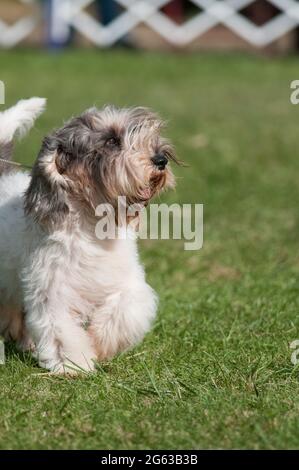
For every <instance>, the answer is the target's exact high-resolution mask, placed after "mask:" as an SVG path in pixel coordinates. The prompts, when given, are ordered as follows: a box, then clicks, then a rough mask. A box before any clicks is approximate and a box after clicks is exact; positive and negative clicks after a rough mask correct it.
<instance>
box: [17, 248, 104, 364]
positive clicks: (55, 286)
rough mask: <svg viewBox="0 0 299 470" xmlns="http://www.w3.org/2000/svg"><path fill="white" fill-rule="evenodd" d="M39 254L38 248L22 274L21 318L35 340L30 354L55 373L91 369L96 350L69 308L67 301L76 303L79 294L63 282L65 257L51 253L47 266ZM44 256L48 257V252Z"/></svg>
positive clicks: (78, 300)
mask: <svg viewBox="0 0 299 470" xmlns="http://www.w3.org/2000/svg"><path fill="white" fill-rule="evenodd" d="M43 256H44V253H41V252H40V253H39V255H35V259H34V261H33V262H32V264H31V266H30V268H29V269H27V271H26V272H25V275H24V279H25V283H24V292H25V295H24V300H25V302H24V303H25V311H26V316H25V321H26V326H27V329H28V332H29V333H30V335H31V337H32V339H33V341H34V344H35V352H34V355H35V357H36V358H37V360H38V363H39V365H40V366H41V367H44V368H46V369H48V370H50V371H53V372H56V373H76V372H80V371H82V370H84V371H91V370H93V369H94V360H95V359H96V352H95V348H94V347H93V345H92V341H91V338H90V335H89V334H88V332H87V331H86V330H85V329H84V328H83V326H81V324H80V321H81V320H80V317H79V316H78V314H77V316H76V315H75V314H74V312H72V307H71V305H79V303H80V298H79V296H78V294H77V293H76V291H75V290H73V291H72V290H70V286H69V285H68V284H66V283H65V279H69V277H67V274H66V272H65V261H64V260H63V257H61V258H59V259H57V257H55V258H53V259H52V266H49V261H48V263H47V262H46V260H44V263H43V262H41V260H43ZM47 258H48V260H49V259H51V253H48V255H47ZM36 260H39V261H38V262H37V261H36ZM53 260H54V261H53ZM47 264H48V265H47ZM41 266H42V267H43V269H41ZM45 268H46V269H45Z"/></svg>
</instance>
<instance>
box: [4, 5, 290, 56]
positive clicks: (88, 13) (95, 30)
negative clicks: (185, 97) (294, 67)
mask: <svg viewBox="0 0 299 470" xmlns="http://www.w3.org/2000/svg"><path fill="white" fill-rule="evenodd" d="M297 3H298V2H297V1H296V0H219V1H215V0H172V1H169V0H168V1H167V0H1V1H0V20H1V22H0V46H1V47H4V48H9V47H15V46H17V45H19V44H26V45H34V46H36V47H42V46H45V47H64V46H66V45H70V44H73V45H76V46H80V47H91V46H98V47H111V46H113V45H115V44H122V45H125V46H127V47H132V48H138V49H147V50H167V49H168V50H169V49H177V50H183V51H186V50H187V51H188V50H219V49H220V50H228V49H234V50H254V49H260V50H263V51H266V52H272V53H274V52H277V53H283V52H287V51H292V50H297V48H298V43H299V41H298V31H297V26H298V23H299V9H298V4H297Z"/></svg>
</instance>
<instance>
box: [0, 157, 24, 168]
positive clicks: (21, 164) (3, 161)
mask: <svg viewBox="0 0 299 470" xmlns="http://www.w3.org/2000/svg"><path fill="white" fill-rule="evenodd" d="M0 162H1V163H5V164H6V165H12V166H17V167H18V168H26V169H27V170H32V166H29V165H24V164H23V163H17V162H11V161H10V160H5V159H4V158H0Z"/></svg>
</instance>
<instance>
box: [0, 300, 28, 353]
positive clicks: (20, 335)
mask: <svg viewBox="0 0 299 470" xmlns="http://www.w3.org/2000/svg"><path fill="white" fill-rule="evenodd" d="M0 335H1V336H3V338H4V340H5V341H15V342H16V344H17V347H18V348H19V349H21V350H22V351H29V350H33V348H34V347H33V342H32V341H31V339H30V338H29V335H28V333H27V330H26V326H25V322H24V313H23V310H22V308H21V307H20V306H16V305H0Z"/></svg>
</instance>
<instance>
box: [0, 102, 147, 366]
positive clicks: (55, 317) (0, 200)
mask: <svg viewBox="0 0 299 470" xmlns="http://www.w3.org/2000/svg"><path fill="white" fill-rule="evenodd" d="M34 100H37V99H33V100H30V101H31V104H32V105H34ZM21 103H22V102H21ZM23 103H24V102H23ZM27 104H28V103H27ZM43 105H44V104H42V102H41V101H35V105H34V106H32V107H31V112H28V109H29V108H28V107H26V106H25V107H24V105H22V106H21V104H20V103H19V104H18V105H17V106H16V108H15V109H13V110H11V111H10V110H8V111H7V112H5V113H4V114H2V115H1V119H2V120H0V138H1V139H2V141H3V140H5V139H6V141H7V139H8V141H9V139H11V137H12V135H13V134H14V133H15V132H16V131H17V130H18V129H19V128H18V126H19V125H20V126H21V128H22V129H24V126H25V127H28V124H29V123H30V125H31V124H32V122H33V120H34V118H35V117H36V116H37V114H39V112H40V111H41V109H42V107H43ZM20 108H22V112H20V114H18V111H17V110H20ZM25 110H27V111H25ZM3 116H4V117H3ZM21 116H22V117H21ZM4 119H5V122H6V124H7V134H6V131H5V128H3V127H2V123H3V122H4ZM13 121H14V122H13ZM16 122H17V123H18V124H17V125H16ZM29 183H30V175H29V174H27V173H20V172H19V173H8V174H4V175H2V176H1V177H0V316H1V312H2V315H4V314H5V309H6V308H8V307H9V306H10V305H14V306H15V307H17V308H18V309H19V310H20V311H21V309H22V308H23V307H24V309H25V321H26V328H27V335H29V342H32V341H33V343H34V345H35V356H36V358H37V359H38V361H39V364H40V365H41V366H42V367H45V368H47V369H49V370H50V371H54V372H58V373H60V372H69V371H71V370H78V369H84V370H92V369H93V368H94V361H95V360H97V359H107V358H110V357H111V356H113V355H114V354H116V353H117V352H120V351H122V350H124V349H127V348H130V347H132V346H133V345H134V344H136V343H137V342H138V341H140V340H141V339H142V338H143V336H144V334H145V333H146V332H147V331H148V329H149V327H150V324H151V322H152V320H153V318H154V316H155V312H156V296H155V293H154V292H153V290H152V289H151V287H149V285H148V284H147V283H146V281H145V276H144V271H143V268H142V266H141V265H140V262H139V258H138V253H137V246H136V240H135V237H130V238H129V239H126V240H123V239H118V240H115V241H100V240H98V239H97V238H96V237H95V234H94V233H93V232H92V231H85V230H83V228H82V226H80V225H79V224H78V225H77V226H74V227H73V229H72V230H71V231H70V230H69V228H64V229H60V230H56V231H54V232H53V233H51V234H50V235H48V234H46V233H45V232H43V231H42V230H41V229H40V228H39V226H37V225H36V223H35V222H34V221H33V219H31V218H29V217H27V216H26V215H25V214H24V210H23V195H24V192H25V190H26V188H27V187H28V185H29ZM0 324H1V323H0ZM0 333H1V332H0Z"/></svg>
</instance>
